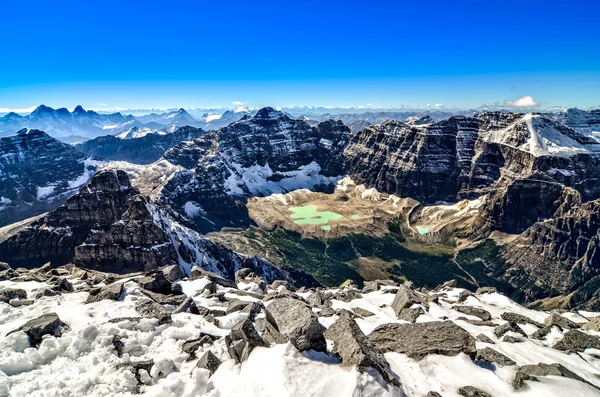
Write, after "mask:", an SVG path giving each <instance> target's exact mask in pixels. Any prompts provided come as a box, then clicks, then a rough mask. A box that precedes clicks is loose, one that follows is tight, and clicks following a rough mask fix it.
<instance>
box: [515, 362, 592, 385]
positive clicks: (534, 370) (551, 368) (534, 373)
mask: <svg viewBox="0 0 600 397" xmlns="http://www.w3.org/2000/svg"><path fill="white" fill-rule="evenodd" d="M538 376H562V377H565V378H570V379H575V380H577V381H579V382H583V383H585V384H587V385H590V386H592V387H593V388H595V389H598V390H600V388H598V386H596V385H594V384H593V383H591V382H589V381H587V380H585V379H583V378H582V377H581V376H579V375H577V374H576V373H574V372H573V371H571V370H569V369H568V368H567V367H565V366H564V365H562V364H557V363H553V364H544V363H539V364H537V365H524V366H522V367H520V368H519V370H518V371H517V373H516V375H515V377H514V379H513V382H512V385H513V387H514V388H515V390H518V389H520V388H522V387H523V386H525V381H526V380H537V377H538Z"/></svg>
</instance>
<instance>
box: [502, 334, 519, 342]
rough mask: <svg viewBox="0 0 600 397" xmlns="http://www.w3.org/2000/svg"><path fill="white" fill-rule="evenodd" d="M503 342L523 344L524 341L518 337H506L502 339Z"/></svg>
mask: <svg viewBox="0 0 600 397" xmlns="http://www.w3.org/2000/svg"><path fill="white" fill-rule="evenodd" d="M502 342H507V343H521V342H523V339H522V338H519V337H518V336H512V335H504V338H502Z"/></svg>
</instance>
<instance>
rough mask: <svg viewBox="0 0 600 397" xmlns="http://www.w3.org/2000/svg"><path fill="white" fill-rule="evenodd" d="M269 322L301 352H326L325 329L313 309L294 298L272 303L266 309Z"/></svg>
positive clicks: (277, 300)
mask: <svg viewBox="0 0 600 397" xmlns="http://www.w3.org/2000/svg"><path fill="white" fill-rule="evenodd" d="M265 313H266V318H267V321H268V322H270V323H271V324H272V325H273V326H274V327H275V328H276V329H277V331H279V332H280V333H281V334H282V335H285V336H287V337H288V338H289V339H290V342H292V344H293V345H294V346H295V347H296V349H298V350H300V351H304V350H309V349H312V350H316V351H325V350H326V342H325V338H324V337H323V332H324V331H325V327H323V326H322V325H321V324H320V323H319V319H318V317H317V315H316V314H315V313H313V311H312V310H311V308H310V307H309V306H308V305H307V304H305V303H303V302H301V301H299V300H297V299H293V298H281V299H276V300H274V301H272V302H271V303H270V304H269V306H267V308H266V309H265Z"/></svg>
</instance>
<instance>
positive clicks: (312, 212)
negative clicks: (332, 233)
mask: <svg viewBox="0 0 600 397" xmlns="http://www.w3.org/2000/svg"><path fill="white" fill-rule="evenodd" d="M290 211H292V215H290V218H292V219H294V223H295V224H297V225H327V224H328V223H329V221H336V220H338V219H342V218H343V216H342V215H340V214H337V213H335V212H331V211H317V206H316V205H305V206H304V207H290ZM322 229H323V230H331V226H328V228H327V229H325V227H322Z"/></svg>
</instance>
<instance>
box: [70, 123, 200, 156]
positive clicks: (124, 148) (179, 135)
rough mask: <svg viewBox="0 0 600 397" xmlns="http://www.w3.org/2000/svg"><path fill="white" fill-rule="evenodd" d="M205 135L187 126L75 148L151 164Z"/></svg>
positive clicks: (103, 139) (95, 141) (101, 139)
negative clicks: (167, 131) (174, 148)
mask: <svg viewBox="0 0 600 397" xmlns="http://www.w3.org/2000/svg"><path fill="white" fill-rule="evenodd" d="M204 133H205V131H204V130H202V129H201V128H194V127H190V126H186V127H180V128H178V129H176V130H175V131H173V132H169V133H163V134H147V135H144V136H142V137H139V138H131V139H121V138H118V137H115V136H113V135H106V136H101V137H98V138H95V139H90V140H89V141H85V142H82V143H78V144H76V145H75V147H76V148H77V149H78V150H80V151H81V152H83V153H86V154H89V155H95V156H98V157H102V158H104V159H109V160H122V161H128V162H130V163H134V164H150V163H153V162H155V161H157V160H158V159H160V158H161V157H162V155H163V154H165V152H166V151H167V150H169V149H170V148H172V147H173V146H175V145H177V144H178V143H179V142H182V141H190V140H193V139H196V138H199V137H201V136H202V135H204Z"/></svg>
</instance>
